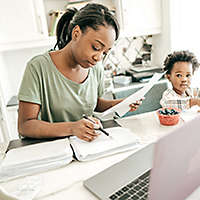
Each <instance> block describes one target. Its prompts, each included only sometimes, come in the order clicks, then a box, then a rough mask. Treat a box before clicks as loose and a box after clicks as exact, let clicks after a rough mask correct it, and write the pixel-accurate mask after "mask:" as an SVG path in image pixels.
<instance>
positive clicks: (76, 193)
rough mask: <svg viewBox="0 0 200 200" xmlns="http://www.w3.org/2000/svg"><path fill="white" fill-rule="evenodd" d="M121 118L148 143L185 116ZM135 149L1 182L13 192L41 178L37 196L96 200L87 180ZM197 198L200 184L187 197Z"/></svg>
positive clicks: (152, 114)
mask: <svg viewBox="0 0 200 200" xmlns="http://www.w3.org/2000/svg"><path fill="white" fill-rule="evenodd" d="M117 122H118V123H119V124H120V125H121V126H122V127H126V128H130V129H131V131H132V132H134V133H135V134H136V135H138V136H139V137H140V138H141V143H142V144H147V143H150V142H154V141H156V140H157V139H158V138H159V137H162V136H163V135H165V134H167V133H169V132H171V131H172V130H174V129H176V128H177V127H179V126H181V125H182V124H183V123H184V120H183V119H181V120H180V121H179V123H178V125H175V126H162V125H160V123H159V121H158V118H157V115H156V113H155V112H150V113H144V114H140V115H134V116H131V117H127V118H122V119H118V120H117ZM133 152H134V151H128V152H124V153H119V154H115V155H112V156H108V157H104V158H100V159H97V160H93V161H89V162H79V161H73V162H71V163H70V164H68V165H67V166H65V167H62V168H58V169H56V170H51V171H46V172H43V173H40V174H35V175H33V176H27V177H23V178H19V179H15V180H12V181H9V182H6V183H1V184H0V186H2V187H3V188H4V189H5V190H6V191H7V192H9V193H11V194H12V193H13V192H14V191H16V190H17V189H18V190H19V187H23V186H26V185H27V184H28V183H31V184H33V182H37V183H39V185H40V188H39V192H38V194H37V196H36V197H35V198H34V199H35V200H58V199H59V200H62V199H63V200H64V199H77V200H95V199H97V198H96V197H95V196H93V195H92V194H91V193H90V192H89V191H88V190H87V189H86V188H84V186H83V181H84V180H86V179H87V178H89V177H91V176H93V175H95V174H97V173H98V172H100V171H102V170H103V169H106V168H107V167H109V166H111V165H113V164H114V163H117V162H119V161H121V160H122V159H124V158H126V157H127V156H129V155H130V154H132V153H133ZM197 199H200V188H199V189H197V190H196V191H195V192H194V193H193V194H192V195H191V196H190V197H188V198H187V200H197Z"/></svg>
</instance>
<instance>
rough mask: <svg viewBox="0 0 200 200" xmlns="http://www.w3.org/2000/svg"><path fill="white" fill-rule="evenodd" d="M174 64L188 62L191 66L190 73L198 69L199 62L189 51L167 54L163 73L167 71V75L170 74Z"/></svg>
mask: <svg viewBox="0 0 200 200" xmlns="http://www.w3.org/2000/svg"><path fill="white" fill-rule="evenodd" d="M176 62H189V63H191V64H192V71H193V73H194V71H196V70H197V69H198V68H199V62H198V60H197V58H196V56H195V55H194V53H192V52H190V51H174V52H173V53H171V54H169V55H168V56H167V57H166V59H165V61H164V71H167V72H166V73H167V74H170V73H171V70H172V68H173V66H174V64H175V63H176Z"/></svg>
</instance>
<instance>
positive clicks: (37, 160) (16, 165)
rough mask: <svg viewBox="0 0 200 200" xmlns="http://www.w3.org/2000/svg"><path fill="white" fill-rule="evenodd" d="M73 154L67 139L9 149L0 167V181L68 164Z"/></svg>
mask: <svg viewBox="0 0 200 200" xmlns="http://www.w3.org/2000/svg"><path fill="white" fill-rule="evenodd" d="M72 155H73V152H72V149H71V147H70V144H69V140H68V139H59V140H54V141H50V142H44V143H38V144H33V145H28V146H24V147H20V148H16V149H11V150H10V151H8V153H7V154H6V157H5V158H4V160H3V162H2V163H1V166H0V177H1V178H0V181H6V180H9V179H13V178H16V177H20V176H25V175H30V174H34V173H38V172H42V171H47V170H50V169H54V168H57V167H60V166H64V165H66V164H68V163H70V162H71V161H72V159H73V157H72Z"/></svg>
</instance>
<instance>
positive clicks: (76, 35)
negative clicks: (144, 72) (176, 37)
mask: <svg viewBox="0 0 200 200" xmlns="http://www.w3.org/2000/svg"><path fill="white" fill-rule="evenodd" d="M81 34H82V32H81V29H80V27H79V26H78V25H76V26H75V27H74V28H73V30H72V40H74V41H76V40H77V39H78V38H79V37H80V36H81Z"/></svg>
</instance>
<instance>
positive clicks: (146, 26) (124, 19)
mask: <svg viewBox="0 0 200 200" xmlns="http://www.w3.org/2000/svg"><path fill="white" fill-rule="evenodd" d="M115 4H116V8H117V17H118V19H119V21H120V25H121V28H122V35H125V36H141V35H153V34H158V33H160V32H161V0H118V1H115Z"/></svg>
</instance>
